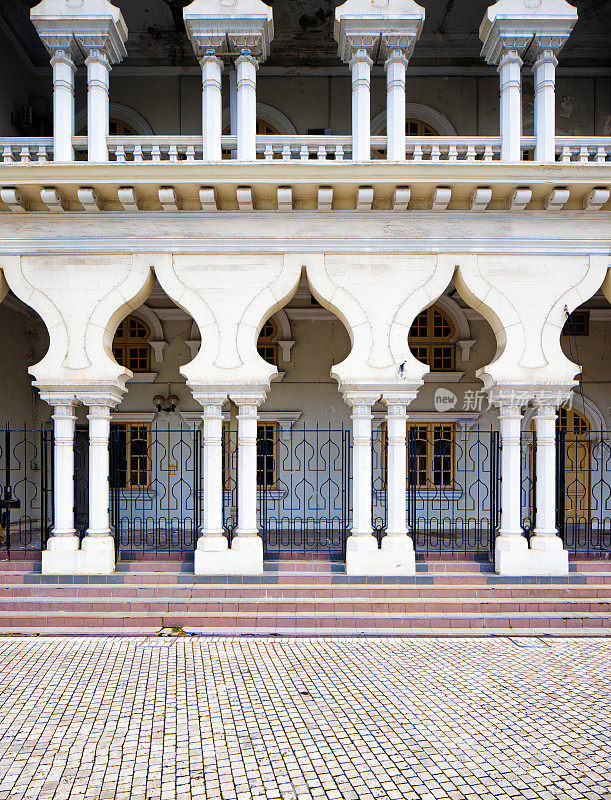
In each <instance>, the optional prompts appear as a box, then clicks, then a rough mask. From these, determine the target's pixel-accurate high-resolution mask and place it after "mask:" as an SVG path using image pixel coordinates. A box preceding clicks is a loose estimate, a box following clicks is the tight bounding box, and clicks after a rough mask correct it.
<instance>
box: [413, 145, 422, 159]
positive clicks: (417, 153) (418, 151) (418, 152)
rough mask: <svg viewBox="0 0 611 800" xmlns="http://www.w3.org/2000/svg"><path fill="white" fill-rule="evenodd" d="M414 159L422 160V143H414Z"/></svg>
mask: <svg viewBox="0 0 611 800" xmlns="http://www.w3.org/2000/svg"><path fill="white" fill-rule="evenodd" d="M414 161H422V145H420V144H416V145H414Z"/></svg>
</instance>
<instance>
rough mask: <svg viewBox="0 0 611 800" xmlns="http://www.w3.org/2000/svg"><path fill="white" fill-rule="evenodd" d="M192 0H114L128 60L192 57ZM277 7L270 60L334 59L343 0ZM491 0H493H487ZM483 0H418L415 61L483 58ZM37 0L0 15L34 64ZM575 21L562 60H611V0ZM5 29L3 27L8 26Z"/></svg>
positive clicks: (39, 57) (587, 1)
mask: <svg viewBox="0 0 611 800" xmlns="http://www.w3.org/2000/svg"><path fill="white" fill-rule="evenodd" d="M190 1H191V0H115V5H117V6H118V7H119V8H120V9H121V11H122V12H123V16H124V17H125V20H126V22H127V25H128V28H129V40H128V44H127V49H128V61H127V62H126V63H129V64H131V65H134V66H135V65H139V64H141V65H149V64H156V65H162V64H165V65H176V66H180V65H184V66H187V65H195V64H196V61H195V58H194V56H193V51H192V49H191V46H190V44H189V42H188V40H187V37H186V35H185V31H184V24H183V19H182V10H183V8H184V7H185V6H186V5H189V2H190ZM265 2H267V4H268V5H270V6H272V7H273V9H274V26H275V31H276V36H275V39H274V41H273V43H272V50H271V55H270V58H269V59H268V61H267V65H268V66H276V67H289V68H299V67H321V66H327V67H328V66H339V64H340V61H339V59H338V58H337V46H336V43H335V42H334V40H333V15H334V11H335V8H336V6H338V5H341V2H340V0H265ZM490 2H491V0H490ZM490 2H486V0H421V4H422V5H423V6H424V7H425V8H426V22H425V26H424V31H423V35H422V38H421V41H420V42H419V44H418V46H417V47H416V51H415V53H414V57H413V59H412V64H417V65H420V66H431V65H436V66H440V67H443V66H449V65H453V66H470V65H478V66H481V65H482V59H481V57H480V55H479V52H480V47H481V43H480V41H479V38H478V34H477V31H478V28H479V24H480V21H481V19H482V17H483V15H484V12H485V10H486V7H487V5H489V4H490ZM37 3H38V0H0V15H1V17H2V18H3V20H4V22H5V29H6V28H7V29H8V31H9V32H10V33H9V35H10V34H12V35H13V36H14V37H15V38H16V39H17V40H18V41H19V43H20V44H21V46H22V47H23V49H24V50H26V51H27V53H28V54H29V56H30V59H31V60H32V61H33V63H34V64H35V65H41V66H42V65H44V64H48V56H47V54H46V52H45V50H44V48H43V47H42V44H41V43H40V40H39V39H38V37H37V35H36V32H35V30H34V28H33V27H32V25H31V23H30V21H29V10H30V8H31V7H33V6H35V5H37ZM574 5H575V6H576V7H577V9H578V11H579V22H578V24H577V26H576V28H575V31H574V33H573V36H572V37H571V40H570V41H569V43H568V45H567V46H566V47H565V49H564V51H563V52H562V54H561V64H564V65H582V66H596V65H599V66H601V65H603V64H605V65H609V64H611V46H610V45H609V42H610V41H611V38H610V37H611V0H574ZM5 35H6V30H5Z"/></svg>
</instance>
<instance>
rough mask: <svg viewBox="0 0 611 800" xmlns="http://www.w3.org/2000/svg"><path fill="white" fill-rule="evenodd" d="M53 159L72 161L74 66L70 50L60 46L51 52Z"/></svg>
mask: <svg viewBox="0 0 611 800" xmlns="http://www.w3.org/2000/svg"><path fill="white" fill-rule="evenodd" d="M51 66H52V67H53V160H54V161H74V148H73V147H72V137H73V136H74V73H75V72H76V66H75V65H74V61H73V60H72V57H71V55H70V51H69V50H66V49H63V48H60V49H57V50H56V51H55V52H54V53H53V58H52V59H51Z"/></svg>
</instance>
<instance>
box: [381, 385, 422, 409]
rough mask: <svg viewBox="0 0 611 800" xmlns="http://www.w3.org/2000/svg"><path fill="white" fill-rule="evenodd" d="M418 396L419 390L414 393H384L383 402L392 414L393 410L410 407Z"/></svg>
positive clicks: (398, 391) (391, 391)
mask: <svg viewBox="0 0 611 800" xmlns="http://www.w3.org/2000/svg"><path fill="white" fill-rule="evenodd" d="M417 394H418V390H415V391H413V392H405V391H400V390H397V391H393V390H390V391H386V392H383V393H382V402H383V403H384V405H385V406H386V408H387V409H388V411H389V413H391V409H392V408H397V407H402V406H404V407H405V406H409V405H410V403H412V402H413V401H414V400H415V399H416V395H417Z"/></svg>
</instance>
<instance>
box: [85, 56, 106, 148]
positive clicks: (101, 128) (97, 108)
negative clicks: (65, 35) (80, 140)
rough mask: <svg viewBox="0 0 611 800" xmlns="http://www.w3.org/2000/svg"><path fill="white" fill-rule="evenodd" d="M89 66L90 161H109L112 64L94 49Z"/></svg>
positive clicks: (88, 136)
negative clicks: (108, 138) (108, 142)
mask: <svg viewBox="0 0 611 800" xmlns="http://www.w3.org/2000/svg"><path fill="white" fill-rule="evenodd" d="M85 64H86V65H87V152H88V160H89V161H108V144H107V141H106V140H107V137H108V124H109V84H110V62H109V61H108V58H107V56H106V53H104V51H103V50H97V49H93V50H91V51H90V52H89V55H88V56H87V59H86V61H85Z"/></svg>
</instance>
